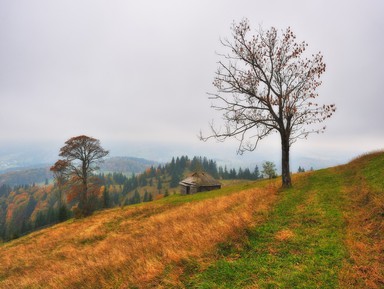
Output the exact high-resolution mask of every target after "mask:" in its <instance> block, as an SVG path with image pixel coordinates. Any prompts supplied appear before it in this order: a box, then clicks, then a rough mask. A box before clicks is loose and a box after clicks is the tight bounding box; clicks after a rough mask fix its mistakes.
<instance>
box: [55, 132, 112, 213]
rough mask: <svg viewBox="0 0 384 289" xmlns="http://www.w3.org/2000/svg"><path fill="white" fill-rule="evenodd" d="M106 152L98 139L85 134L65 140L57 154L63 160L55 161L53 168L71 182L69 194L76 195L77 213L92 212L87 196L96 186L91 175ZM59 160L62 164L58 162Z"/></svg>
mask: <svg viewBox="0 0 384 289" xmlns="http://www.w3.org/2000/svg"><path fill="white" fill-rule="evenodd" d="M108 153H109V152H108V151H107V150H104V149H103V148H102V147H101V145H100V141H99V140H97V139H94V138H92V137H88V136H85V135H81V136H77V137H73V138H71V139H69V140H67V141H66V142H65V146H63V147H62V148H61V149H60V153H59V156H61V157H63V160H59V161H57V162H56V164H57V167H56V164H55V166H54V169H56V171H57V172H60V173H62V172H65V174H66V176H67V177H68V182H70V184H71V195H72V197H78V199H79V206H78V208H79V213H80V215H82V216H86V215H89V214H90V213H91V212H92V208H91V207H90V204H89V196H90V195H92V193H94V192H95V191H96V190H97V188H98V186H97V184H96V183H95V181H94V179H93V178H92V177H93V175H94V172H95V170H97V169H98V167H97V164H98V162H99V161H101V160H102V159H103V158H104V157H105V156H107V155H108ZM60 161H61V164H62V165H63V166H61V165H59V164H58V163H59V162H60ZM55 167H56V168H55ZM62 168H63V170H62Z"/></svg>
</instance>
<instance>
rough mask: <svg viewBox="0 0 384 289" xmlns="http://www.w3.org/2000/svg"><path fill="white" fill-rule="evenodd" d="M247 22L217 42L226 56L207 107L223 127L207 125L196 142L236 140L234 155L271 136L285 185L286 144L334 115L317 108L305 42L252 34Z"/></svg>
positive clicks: (319, 68) (315, 76) (318, 59)
mask: <svg viewBox="0 0 384 289" xmlns="http://www.w3.org/2000/svg"><path fill="white" fill-rule="evenodd" d="M250 31H251V29H250V25H249V22H248V20H247V19H244V20H242V21H241V22H240V23H239V24H237V25H236V24H235V23H234V24H233V27H232V36H233V39H232V41H230V40H223V41H221V43H222V45H223V46H224V47H225V48H226V49H228V53H226V54H222V55H220V56H221V57H222V58H223V60H222V61H219V62H218V64H219V68H218V70H217V72H216V76H215V78H214V82H213V85H214V86H215V87H216V88H217V91H218V92H217V93H214V94H210V95H211V97H210V98H211V99H213V101H214V103H213V105H212V107H213V108H214V109H216V110H218V111H220V112H222V113H223V120H224V126H223V127H222V128H217V127H216V126H215V125H214V124H213V123H212V124H211V131H212V134H211V135H210V136H203V135H201V139H202V140H207V139H209V138H215V139H217V140H219V141H224V140H225V139H227V138H236V139H237V140H239V142H240V144H239V147H238V153H240V154H241V153H243V152H245V151H253V150H255V149H256V146H257V144H258V142H259V141H260V140H262V139H264V138H265V137H267V136H268V135H270V134H272V133H273V132H277V133H278V134H279V135H280V139H281V150H282V184H283V187H290V186H291V184H292V183H291V176H290V168H289V152H290V147H291V145H292V144H293V143H294V142H295V141H296V140H297V139H300V138H306V137H307V136H308V135H309V134H310V133H319V132H323V131H324V130H325V127H324V126H321V127H319V128H314V129H307V126H308V125H312V124H319V123H321V122H323V121H324V120H326V119H327V118H329V117H331V116H332V114H333V113H334V112H335V110H336V107H335V105H334V104H330V105H319V104H317V103H315V99H316V98H317V97H318V93H317V91H316V90H317V88H318V87H319V86H320V85H321V81H320V80H319V79H320V76H321V75H322V74H323V73H324V72H325V67H326V65H325V63H324V62H323V56H322V54H321V53H320V52H319V53H317V54H312V56H311V57H306V55H305V51H306V49H307V46H308V45H307V43H306V42H300V43H299V42H297V41H296V36H295V35H294V33H293V32H292V31H291V29H290V28H288V29H286V31H284V32H282V33H279V32H278V30H277V29H275V28H273V27H272V28H271V29H269V30H267V31H263V30H262V29H261V28H260V29H259V31H257V33H256V34H255V35H249V32H250Z"/></svg>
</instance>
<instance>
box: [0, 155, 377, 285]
mask: <svg viewBox="0 0 384 289" xmlns="http://www.w3.org/2000/svg"><path fill="white" fill-rule="evenodd" d="M294 183H295V186H294V188H292V189H290V190H287V191H285V192H282V193H280V194H277V193H276V192H277V182H276V181H272V182H269V181H268V182H256V183H244V184H241V183H240V184H236V185H233V186H228V187H226V188H224V189H222V190H220V191H214V192H210V193H203V194H196V195H192V196H170V197H169V198H165V199H162V200H159V201H157V202H154V203H151V204H145V205H140V206H135V207H126V208H124V209H114V210H109V211H104V212H100V213H98V214H96V215H95V216H92V217H90V218H87V219H84V220H78V221H69V222H67V223H66V224H60V225H57V226H55V227H53V228H49V229H46V230H42V231H40V232H36V233H34V234H31V235H30V236H26V237H23V238H20V239H18V240H15V241H13V242H10V243H7V244H4V245H0V264H1V266H0V288H45V287H49V288H64V287H68V288H75V287H81V288H384V268H383V264H384V236H383V235H384V234H383V229H384V226H383V224H384V206H383V204H384V154H383V153H376V154H370V155H367V156H364V157H361V158H359V159H356V160H355V161H353V162H351V163H350V164H348V165H345V166H341V167H336V168H330V169H326V170H321V171H316V172H310V173H304V174H299V175H295V176H294Z"/></svg>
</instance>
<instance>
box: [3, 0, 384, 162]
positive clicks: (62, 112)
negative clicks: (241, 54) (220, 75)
mask: <svg viewBox="0 0 384 289" xmlns="http://www.w3.org/2000/svg"><path fill="white" fill-rule="evenodd" d="M382 11H384V2H383V1H381V0H377V1H373V0H368V1H363V0H361V1H348V0H343V1H308V0H302V1H298V0H297V1H285V0H281V1H278V0H275V1H246V0H238V1H223V0H215V1H176V0H175V1H170V0H168V1H155V0H153V1H128V0H127V1H100V0H88V1H85V0H73V1H68V0H66V1H53V0H34V1H32V0H25V1H20V0H0V102H1V105H0V146H2V145H4V144H9V143H14V142H18V143H28V142H47V143H48V142H57V143H59V144H62V143H63V142H64V141H65V140H66V139H68V138H69V137H72V136H75V135H78V134H87V135H91V136H94V137H96V138H99V139H101V141H102V142H107V143H108V142H109V143H113V142H114V143H120V144H121V145H125V144H130V143H138V142H142V143H144V142H152V143H156V142H160V143H169V142H177V143H179V144H181V145H183V144H185V145H188V146H195V147H197V148H199V149H203V148H204V147H205V146H206V147H207V148H208V147H209V148H211V149H212V148H213V147H217V148H223V147H228V148H230V149H231V151H232V152H233V153H235V151H233V150H232V148H233V144H231V143H228V144H226V143H224V144H216V143H214V142H211V143H209V144H204V143H201V142H200V141H199V140H198V139H197V137H196V136H197V134H198V133H199V131H200V129H202V130H203V131H205V132H208V123H209V122H210V121H211V120H212V119H214V118H215V119H218V118H219V117H220V115H219V114H217V113H215V112H214V111H212V109H210V101H209V100H208V98H207V95H206V92H214V87H213V86H212V80H213V77H214V72H215V70H216V68H217V64H216V62H217V61H218V59H219V58H218V56H217V55H216V54H215V51H216V52H220V51H222V50H223V49H222V47H221V45H220V42H219V39H220V37H221V38H226V37H230V26H231V23H232V22H233V21H236V22H238V21H239V20H241V19H242V18H243V17H246V18H248V19H249V20H250V22H251V24H252V26H253V27H254V28H257V27H258V26H259V25H262V26H263V27H264V28H269V27H270V26H275V27H277V28H279V29H285V28H286V27H287V26H291V27H292V29H293V31H294V32H295V33H296V35H297V37H298V40H300V41H301V40H305V41H306V42H307V43H308V44H309V51H312V52H314V53H315V52H317V51H321V52H322V53H323V55H324V60H325V62H326V64H327V71H326V73H325V74H324V77H323V78H322V80H323V85H322V87H321V89H320V98H319V100H318V101H319V102H321V103H336V105H337V108H338V111H337V112H336V114H335V116H334V117H333V119H331V120H330V121H328V122H327V123H326V125H327V127H328V130H327V131H326V133H325V134H324V135H321V136H313V137H310V138H309V139H308V140H307V141H301V142H299V143H297V144H295V145H294V146H293V152H294V153H303V154H308V155H311V154H312V155H314V154H316V155H317V156H318V157H321V156H322V155H334V154H338V153H340V154H344V155H346V154H347V155H348V154H355V153H361V152H364V151H368V150H372V149H380V148H383V147H384V145H383V144H384V128H383V123H384V113H383V109H384V95H383V93H382V89H381V87H382V83H383V77H384V56H383V53H384V17H383V12H382ZM278 145H279V144H278V140H277V142H276V138H273V137H272V138H270V139H267V140H265V143H264V144H262V145H261V146H260V148H259V151H260V150H261V152H263V150H268V149H270V148H271V147H273V148H276V149H277V151H278Z"/></svg>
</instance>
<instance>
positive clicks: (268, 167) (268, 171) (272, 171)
mask: <svg viewBox="0 0 384 289" xmlns="http://www.w3.org/2000/svg"><path fill="white" fill-rule="evenodd" d="M262 173H263V175H264V176H266V177H267V178H268V179H273V178H276V176H277V175H276V166H275V164H274V163H273V162H265V163H263V171H262Z"/></svg>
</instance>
